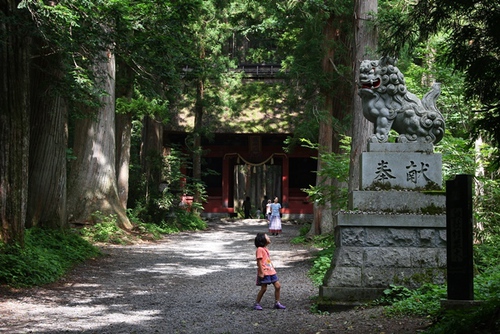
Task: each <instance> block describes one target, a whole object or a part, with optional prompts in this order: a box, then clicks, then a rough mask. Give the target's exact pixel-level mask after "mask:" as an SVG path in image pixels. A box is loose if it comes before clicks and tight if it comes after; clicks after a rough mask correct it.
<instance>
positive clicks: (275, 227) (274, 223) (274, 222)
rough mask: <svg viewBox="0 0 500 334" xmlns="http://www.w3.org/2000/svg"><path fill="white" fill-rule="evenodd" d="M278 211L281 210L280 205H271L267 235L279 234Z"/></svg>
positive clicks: (279, 220) (279, 217) (279, 218)
mask: <svg viewBox="0 0 500 334" xmlns="http://www.w3.org/2000/svg"><path fill="white" fill-rule="evenodd" d="M280 210H281V204H279V203H271V220H270V222H269V233H271V234H280V233H281V216H280Z"/></svg>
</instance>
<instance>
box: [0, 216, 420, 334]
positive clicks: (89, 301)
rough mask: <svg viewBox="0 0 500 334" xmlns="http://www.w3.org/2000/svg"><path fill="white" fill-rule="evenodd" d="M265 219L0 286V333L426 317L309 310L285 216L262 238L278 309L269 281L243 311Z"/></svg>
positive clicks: (408, 324)
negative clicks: (31, 285)
mask: <svg viewBox="0 0 500 334" xmlns="http://www.w3.org/2000/svg"><path fill="white" fill-rule="evenodd" d="M266 227H267V224H266V223H265V221H263V220H251V219H249V220H238V221H217V222H211V223H210V228H209V229H208V230H207V231H202V232H189V233H181V234H177V235H171V236H168V237H165V238H164V239H162V240H160V241H158V242H154V243H144V244H139V245H133V246H112V247H105V248H104V249H103V251H104V253H105V254H106V255H105V256H104V257H103V258H99V259H97V260H94V261H90V262H88V263H86V264H84V265H82V266H79V267H78V268H76V269H75V270H74V271H73V272H72V274H70V275H68V277H65V278H64V279H63V280H62V281H61V282H58V283H57V284H52V285H49V286H45V287H41V288H35V289H28V290H22V291H6V290H0V293H1V295H0V332H2V333H110V334H115V333H356V334H364V333H378V334H380V333H385V334H389V333H398V334H401V333H416V332H417V331H418V330H419V329H420V328H422V327H424V326H425V325H426V322H425V321H423V320H421V319H413V318H408V319H387V318H385V317H384V316H383V315H382V309H380V308H374V309H365V310H351V311H346V312H339V313H333V314H327V315H318V314H313V313H311V312H310V306H311V304H312V302H311V300H310V297H312V296H315V295H317V294H318V288H316V287H314V286H313V285H312V283H311V282H310V280H309V279H308V278H307V271H308V270H309V268H310V267H311V263H310V258H311V252H312V250H311V249H309V248H307V247H305V246H303V245H291V244H290V242H289V241H290V239H291V238H293V237H295V236H297V235H298V233H299V232H298V230H299V226H298V225H294V224H290V223H285V224H284V226H283V230H284V233H283V235H282V236H280V237H272V244H271V245H270V247H269V249H270V253H271V257H272V259H273V262H274V264H275V266H276V267H277V270H278V276H279V278H280V281H281V284H282V295H281V301H282V303H283V304H284V305H286V306H287V309H286V310H275V309H273V308H272V306H273V302H274V300H273V288H272V287H269V289H268V292H267V293H266V295H265V296H264V298H263V301H262V303H261V304H262V306H263V307H264V310H263V311H254V310H252V305H253V303H254V300H255V296H256V294H257V292H258V289H259V288H258V287H256V286H255V275H256V267H255V259H254V256H255V246H254V244H253V239H254V237H255V234H256V233H257V232H259V231H264V232H265V231H266Z"/></svg>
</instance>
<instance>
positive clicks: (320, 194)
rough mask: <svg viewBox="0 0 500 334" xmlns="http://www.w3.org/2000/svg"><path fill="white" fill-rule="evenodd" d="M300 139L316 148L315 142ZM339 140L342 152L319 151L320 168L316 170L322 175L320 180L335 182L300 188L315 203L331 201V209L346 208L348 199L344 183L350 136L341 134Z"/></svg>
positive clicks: (346, 176)
mask: <svg viewBox="0 0 500 334" xmlns="http://www.w3.org/2000/svg"><path fill="white" fill-rule="evenodd" d="M302 141H303V143H304V146H305V147H309V148H316V149H317V148H318V145H317V144H313V143H311V142H310V141H309V140H306V139H303V140H302ZM340 142H341V149H342V153H320V158H321V161H322V168H321V170H320V171H318V172H317V173H318V174H319V175H320V176H321V177H322V180H325V181H326V180H330V179H335V180H337V183H334V184H332V185H329V184H325V183H326V182H323V183H321V182H320V183H319V184H317V185H316V186H309V188H308V189H302V191H304V192H306V193H307V194H308V196H309V197H310V198H311V200H313V201H315V202H317V203H321V204H325V203H326V202H329V203H331V206H332V209H333V210H340V209H346V208H347V199H348V198H347V191H348V189H347V185H346V183H347V180H348V178H349V159H350V143H351V138H350V137H348V136H343V137H342V139H341V141H340ZM342 185H343V186H342Z"/></svg>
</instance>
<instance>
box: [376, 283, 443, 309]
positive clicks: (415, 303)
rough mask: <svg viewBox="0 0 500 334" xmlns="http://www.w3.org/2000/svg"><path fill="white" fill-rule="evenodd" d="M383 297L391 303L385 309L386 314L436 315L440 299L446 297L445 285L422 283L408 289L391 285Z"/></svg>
mask: <svg viewBox="0 0 500 334" xmlns="http://www.w3.org/2000/svg"><path fill="white" fill-rule="evenodd" d="M384 298H385V301H386V302H390V304H391V305H390V306H387V307H386V309H385V312H386V314H387V315H398V316H401V315H416V316H422V317H425V316H436V315H437V314H438V313H439V311H440V309H441V299H443V298H446V287H445V286H442V285H435V284H424V285H422V286H421V287H420V288H418V289H416V290H409V289H406V288H404V287H399V286H391V288H390V289H388V290H386V291H385V292H384ZM391 299H392V300H391Z"/></svg>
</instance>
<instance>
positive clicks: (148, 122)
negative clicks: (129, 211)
mask: <svg viewBox="0 0 500 334" xmlns="http://www.w3.org/2000/svg"><path fill="white" fill-rule="evenodd" d="M162 147H163V124H162V123H161V122H160V121H157V120H156V119H155V118H154V117H152V116H149V115H146V116H144V119H143V129H142V148H141V164H142V171H143V173H144V175H145V176H146V194H145V196H146V199H147V200H149V198H151V195H152V194H156V193H158V191H159V186H160V181H161V162H160V161H159V158H160V157H161V154H162Z"/></svg>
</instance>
